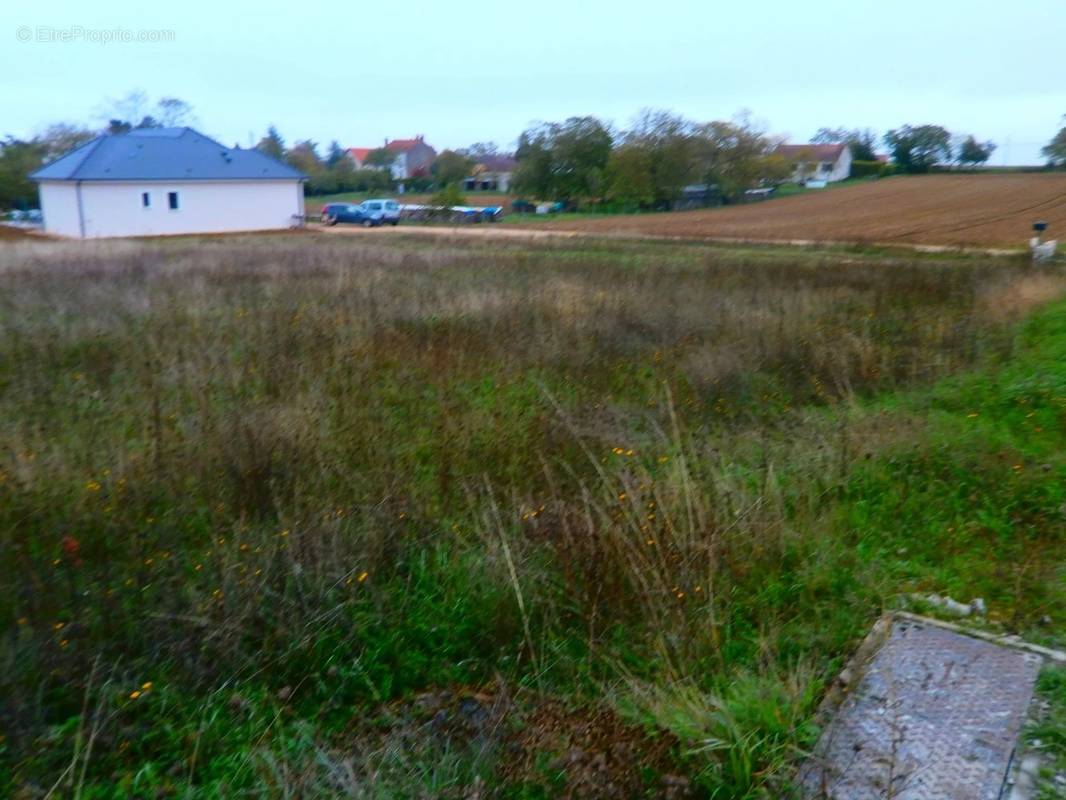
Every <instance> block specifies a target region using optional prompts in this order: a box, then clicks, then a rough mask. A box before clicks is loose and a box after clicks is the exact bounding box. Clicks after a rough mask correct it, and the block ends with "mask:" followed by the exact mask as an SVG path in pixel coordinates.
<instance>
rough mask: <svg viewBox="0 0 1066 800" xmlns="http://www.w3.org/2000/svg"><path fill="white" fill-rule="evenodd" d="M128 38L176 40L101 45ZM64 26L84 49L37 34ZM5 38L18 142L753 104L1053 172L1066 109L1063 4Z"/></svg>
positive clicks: (445, 13) (165, 10)
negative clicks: (911, 127) (153, 120)
mask: <svg viewBox="0 0 1066 800" xmlns="http://www.w3.org/2000/svg"><path fill="white" fill-rule="evenodd" d="M77 27H80V28H81V29H82V33H80V34H79V33H78V31H77ZM48 28H51V29H54V30H55V31H57V32H58V33H53V34H49V33H48V31H47V30H46V29H48ZM71 29H73V30H71ZM112 29H121V30H123V31H125V32H127V34H128V35H131V36H137V35H138V33H139V32H140V31H155V30H164V31H172V36H173V41H164V42H159V43H144V42H110V43H103V42H100V41H89V40H88V39H90V38H93V39H99V38H101V37H103V36H105V35H107V34H106V33H102V32H103V31H108V30H112ZM63 32H69V33H72V34H73V35H74V36H80V40H79V41H67V42H60V41H51V42H49V41H41V40H40V39H44V38H47V37H48V36H49V35H52V36H53V38H54V37H56V36H61V35H63ZM23 39H26V40H28V41H22V40H23ZM0 43H2V44H0V134H2V135H7V134H11V135H16V136H28V135H30V134H32V133H34V132H36V131H38V130H39V129H41V128H43V127H44V126H45V125H47V124H48V123H50V122H55V121H60V120H75V121H85V122H93V123H99V119H98V118H97V117H96V113H95V112H97V111H98V109H99V108H100V107H101V105H102V103H103V101H104V100H105V99H106V98H109V97H119V96H121V95H124V94H126V93H127V92H129V91H130V90H131V89H137V88H140V89H144V90H145V91H146V92H147V93H148V94H149V95H150V96H151V97H153V98H157V97H161V96H177V97H181V98H183V99H185V100H187V101H188V102H190V103H191V104H192V105H193V106H194V108H195V111H196V115H197V118H198V123H199V128H200V129H201V130H203V132H205V133H208V134H210V135H213V136H215V137H217V138H218V139H220V140H222V141H223V142H225V143H227V144H230V143H240V144H242V145H243V144H247V143H248V142H249V141H252V140H253V139H258V138H259V136H261V135H262V133H263V132H264V130H265V129H266V127H267V125H269V124H271V123H274V124H276V125H277V126H278V128H279V129H280V131H281V133H282V135H283V136H284V137H285V138H286V140H287V141H288V142H290V143H291V142H293V141H294V140H296V139H303V138H311V139H313V140H315V141H317V142H319V143H320V144H321V145H322V148H321V149H322V150H324V149H325V145H326V144H327V143H328V142H329V141H330V140H331V139H338V140H339V141H340V142H341V143H342V144H344V145H345V146H375V145H377V144H378V143H380V142H382V140H383V139H384V138H385V137H389V138H401V137H408V136H413V135H415V134H418V133H422V134H424V135H425V136H426V139H427V141H429V142H430V143H431V144H433V145H434V146H436V147H437V148H438V149H442V148H445V147H461V146H464V145H467V144H470V143H472V142H475V141H485V140H494V141H496V142H498V143H499V144H501V145H503V146H505V147H507V146H512V145H513V142H514V140H515V139H516V138H517V137H518V134H519V133H520V132H521V131H522V129H523V128H525V127H526V126H527V125H528V124H529V123H530V122H532V121H534V120H559V119H563V118H565V117H568V116H572V115H581V114H593V115H596V116H599V117H601V118H604V119H606V120H609V121H611V122H613V123H614V124H616V125H619V126H624V125H625V124H626V123H627V122H629V120H631V119H632V117H633V116H634V114H635V113H636V112H637V111H638V110H639V109H641V108H644V107H652V108H667V109H673V110H675V111H678V112H680V113H682V114H684V115H686V116H688V117H691V118H693V119H696V120H700V121H703V120H710V119H721V118H728V117H731V116H732V115H734V114H735V113H736V112H737V111H739V110H741V109H749V110H751V112H752V113H753V115H754V117H755V118H756V119H758V120H760V121H762V122H764V123H765V124H766V126H767V127H768V129H769V130H770V131H771V132H773V133H777V134H783V135H787V136H788V137H789V138H790V139H791V140H792V141H806V140H807V138H808V137H809V136H810V135H811V134H812V133H813V132H814V131H815V130H816V129H817V128H818V127H821V126H823V125H827V126H838V125H845V126H848V127H870V128H873V129H875V130H877V131H878V133H883V132H884V131H885V130H887V129H888V128H891V127H894V126H897V125H900V124H903V123H907V122H910V123H926V122H930V123H937V124H942V125H944V126H945V127H947V128H949V129H950V130H952V131H953V132H958V133H973V134H975V135H977V136H978V137H979V138H981V139H992V140H994V141H996V142H997V143H999V146H1000V149H999V150H998V151H997V153H996V155H995V156H994V158H993V162H992V163H997V164H998V163H1038V162H1040V156H1039V149H1040V147H1041V146H1042V145H1043V144H1045V143H1046V142H1047V141H1048V140H1049V139H1050V138H1051V137H1052V135H1053V134H1054V132H1055V131H1056V130H1057V129H1058V127H1059V126H1060V123H1061V118H1062V115H1063V114H1066V0H1012V2H987V1H986V0H885V2H869V1H867V0H826V1H825V2H817V3H809V2H808V3H803V2H777V0H772V1H770V2H751V0H749V2H731V3H721V2H712V0H702V2H697V1H696V0H673V1H672V2H664V3H660V4H656V3H649V2H640V3H636V2H633V3H630V2H604V1H603V0H568V1H565V2H561V1H560V0H517V1H516V2H507V1H506V0H503V1H502V2H501V0H496V2H492V3H488V2H468V3H456V2H428V0H403V1H402V2H395V3H391V2H387V1H386V2H376V3H365V2H343V0H341V1H340V2H337V1H333V2H331V1H330V0H325V2H322V1H320V2H303V3H292V2H283V3H268V2H264V1H263V0H259V2H243V1H237V0H228V2H208V1H207V0H184V2H182V1H181V0H175V1H174V2H170V3H148V2H145V0H98V2H95V3H88V2H85V0H49V2H47V3H31V2H15V1H14V0H5V2H4V3H3V5H2V7H0Z"/></svg>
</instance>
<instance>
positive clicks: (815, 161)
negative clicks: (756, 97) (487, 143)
mask: <svg viewBox="0 0 1066 800" xmlns="http://www.w3.org/2000/svg"><path fill="white" fill-rule="evenodd" d="M376 149H379V148H373V147H350V148H348V157H349V158H351V160H352V162H353V163H354V165H355V168H356V169H367V168H374V165H372V164H369V163H368V162H367V160H368V158H369V157H370V154H371V153H372V152H374V150H376ZM384 149H385V150H387V151H388V152H389V153H390V154H391V155H392V158H393V160H392V163H391V164H390V165H389V170H390V172H391V174H392V179H393V180H395V181H404V180H408V179H410V178H424V177H428V176H429V175H430V170H431V169H432V167H433V162H434V161H435V160H436V158H437V151H436V150H435V149H434V148H433V147H432V146H431V145H429V144H427V143H426V140H425V137H423V136H422V135H418V136H416V137H414V138H413V139H391V140H389V139H386V140H385V145H384ZM775 152H776V153H777V154H778V155H781V156H783V157H784V158H785V159H787V160H788V161H789V162H790V163H791V164H792V168H793V173H792V180H793V181H794V182H796V183H803V184H806V185H808V186H812V187H814V186H819V185H825V184H828V183H834V182H836V181H842V180H845V179H846V178H847V177H848V176H849V175H850V174H851V162H852V154H851V148H850V147H848V146H847V145H846V144H783V145H780V146H779V147H778V148H777V150H776V151H775ZM517 166H518V164H517V162H516V161H515V159H514V157H513V156H510V155H505V154H498V155H490V156H485V157H484V158H482V159H480V160H479V161H478V162H477V163H476V164H475V165H474V168H473V170H472V171H471V174H470V175H469V176H468V177H467V178H466V179H465V180H464V181H463V189H465V190H466V191H469V192H473V191H497V192H506V191H508V190H509V189H510V187H511V178H512V176H513V175H514V171H515V169H516V167H517Z"/></svg>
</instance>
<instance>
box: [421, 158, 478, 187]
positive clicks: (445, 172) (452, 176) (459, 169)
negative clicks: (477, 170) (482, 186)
mask: <svg viewBox="0 0 1066 800" xmlns="http://www.w3.org/2000/svg"><path fill="white" fill-rule="evenodd" d="M473 167H474V162H473V160H472V159H470V158H468V157H467V156H465V155H463V154H462V153H459V152H457V151H455V150H445V151H444V152H443V153H441V154H440V155H438V156H437V158H436V160H435V161H434V162H433V166H432V167H431V168H430V172H431V173H432V174H433V178H434V180H435V181H436V183H437V186H438V187H443V186H451V185H453V184H458V183H460V182H461V181H462V180H464V179H465V178H466V177H467V176H469V175H470V171H471V170H472V169H473Z"/></svg>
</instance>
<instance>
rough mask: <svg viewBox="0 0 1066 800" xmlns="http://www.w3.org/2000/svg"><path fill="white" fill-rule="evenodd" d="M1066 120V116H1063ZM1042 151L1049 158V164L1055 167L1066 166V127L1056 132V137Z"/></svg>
mask: <svg viewBox="0 0 1066 800" xmlns="http://www.w3.org/2000/svg"><path fill="white" fill-rule="evenodd" d="M1063 119H1064V120H1066V117H1063ZM1040 152H1041V153H1042V154H1043V155H1044V157H1045V158H1047V161H1048V164H1049V165H1051V166H1053V167H1066V127H1063V128H1062V129H1061V130H1059V132H1058V133H1056V134H1055V137H1054V138H1053V139H1052V140H1051V141H1050V142H1048V143H1047V145H1045V146H1044V147H1043V148H1042V149H1041V150H1040Z"/></svg>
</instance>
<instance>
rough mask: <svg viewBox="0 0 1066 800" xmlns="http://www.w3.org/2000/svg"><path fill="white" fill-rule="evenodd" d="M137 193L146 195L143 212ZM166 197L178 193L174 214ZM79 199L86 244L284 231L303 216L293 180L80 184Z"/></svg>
mask: <svg viewBox="0 0 1066 800" xmlns="http://www.w3.org/2000/svg"><path fill="white" fill-rule="evenodd" d="M142 192H148V193H149V195H150V198H151V205H150V206H149V207H148V208H144V207H143V205H142V202H141V193H142ZM169 192H177V193H178V208H177V209H176V210H172V209H171V208H170V207H169V205H168V201H167V194H168V193H169ZM81 193H82V197H81V199H82V214H83V218H84V223H85V236H86V237H87V238H96V237H103V236H159V235H168V234H179V233H224V232H227V231H252V230H272V229H277V228H288V227H290V226H291V225H292V217H293V215H294V214H302V213H303V187H302V185H301V183H300V181H297V180H262V181H186V182H175V183H164V182H154V181H142V182H129V183H110V182H107V183H90V182H85V183H82V184H81ZM42 202H43V197H42ZM42 210H43V212H44V216H45V227H46V229H47V230H52V227H51V225H50V223H49V214H50V213H51V212H50V210H49V208H48V207H47V206H42ZM56 232H57V233H58V232H59V231H56ZM64 235H74V236H77V235H78V232H77V231H76V230H75V231H74V232H73V233H69V234H64Z"/></svg>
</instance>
